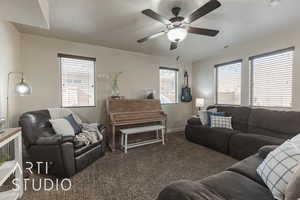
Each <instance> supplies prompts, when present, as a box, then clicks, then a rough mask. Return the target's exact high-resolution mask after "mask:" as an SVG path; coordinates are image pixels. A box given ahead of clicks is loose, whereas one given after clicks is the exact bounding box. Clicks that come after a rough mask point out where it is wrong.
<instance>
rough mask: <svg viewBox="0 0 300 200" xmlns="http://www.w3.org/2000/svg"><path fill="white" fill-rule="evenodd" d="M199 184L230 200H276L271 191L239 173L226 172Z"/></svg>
mask: <svg viewBox="0 0 300 200" xmlns="http://www.w3.org/2000/svg"><path fill="white" fill-rule="evenodd" d="M198 183H201V184H203V185H205V186H206V187H207V188H209V189H210V190H213V191H214V192H215V193H217V194H219V195H221V196H222V197H224V198H225V199H228V200H229V199H230V200H233V199H234V200H235V199H236V200H253V199H259V200H274V199H273V196H272V194H271V192H270V190H269V189H268V188H266V187H264V186H262V185H260V184H258V183H256V182H255V181H253V180H251V179H249V178H248V177H246V176H243V175H241V174H239V173H235V172H231V171H225V172H222V173H219V174H216V175H214V176H210V177H207V178H205V179H203V180H201V181H199V182H198Z"/></svg>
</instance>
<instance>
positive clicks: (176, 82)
mask: <svg viewBox="0 0 300 200" xmlns="http://www.w3.org/2000/svg"><path fill="white" fill-rule="evenodd" d="M160 70H170V71H175V72H176V77H175V99H176V102H175V103H161V104H162V105H169V104H178V103H179V92H178V89H179V87H178V73H179V70H178V69H176V68H169V67H159V100H160V93H161V91H160V89H161V87H160Z"/></svg>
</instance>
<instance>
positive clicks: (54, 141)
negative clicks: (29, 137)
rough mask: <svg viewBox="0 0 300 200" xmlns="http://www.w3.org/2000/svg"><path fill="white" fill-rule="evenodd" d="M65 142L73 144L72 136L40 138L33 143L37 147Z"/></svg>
mask: <svg viewBox="0 0 300 200" xmlns="http://www.w3.org/2000/svg"><path fill="white" fill-rule="evenodd" d="M65 142H71V143H73V142H74V137H73V136H62V135H53V136H50V137H40V138H38V139H37V140H36V141H35V144H37V145H57V144H62V143H65Z"/></svg>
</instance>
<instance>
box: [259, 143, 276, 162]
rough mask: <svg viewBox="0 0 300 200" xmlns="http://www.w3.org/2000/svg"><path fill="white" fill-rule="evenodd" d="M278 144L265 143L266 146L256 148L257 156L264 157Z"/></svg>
mask: <svg viewBox="0 0 300 200" xmlns="http://www.w3.org/2000/svg"><path fill="white" fill-rule="evenodd" d="M278 146H279V145H266V146H263V147H261V148H260V149H259V150H258V155H259V157H261V158H263V159H265V158H266V157H267V156H268V154H269V153H270V152H271V151H273V150H275V149H276V148H277V147H278Z"/></svg>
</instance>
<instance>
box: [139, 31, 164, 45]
mask: <svg viewBox="0 0 300 200" xmlns="http://www.w3.org/2000/svg"><path fill="white" fill-rule="evenodd" d="M165 33H166V31H161V32H159V33H155V34H152V35H148V36H146V37H144V38H142V39H139V40H138V41H137V42H138V43H142V42H146V41H147V40H150V39H153V38H156V37H159V36H161V35H164V34H165Z"/></svg>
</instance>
